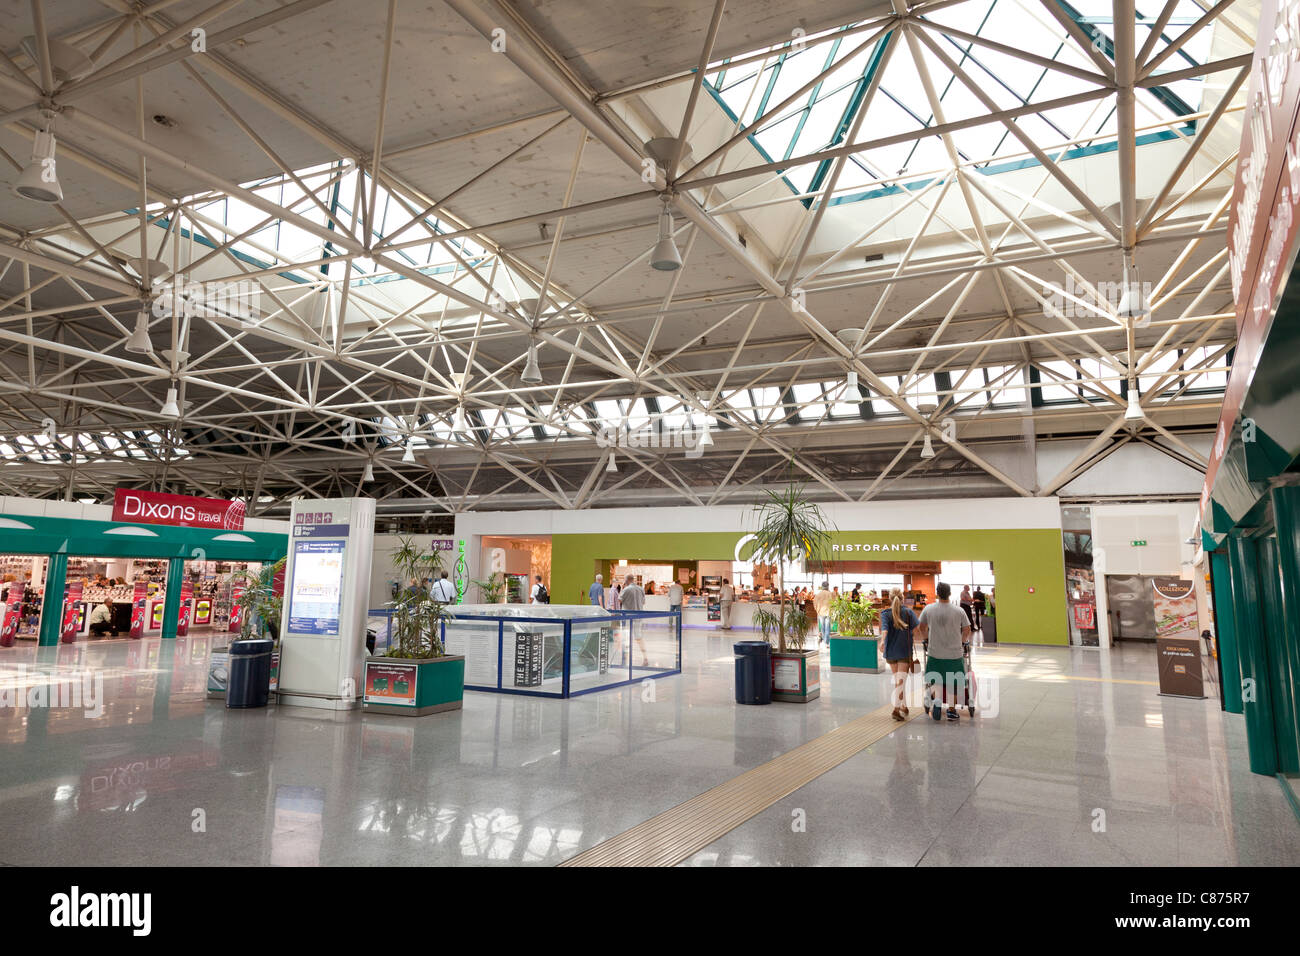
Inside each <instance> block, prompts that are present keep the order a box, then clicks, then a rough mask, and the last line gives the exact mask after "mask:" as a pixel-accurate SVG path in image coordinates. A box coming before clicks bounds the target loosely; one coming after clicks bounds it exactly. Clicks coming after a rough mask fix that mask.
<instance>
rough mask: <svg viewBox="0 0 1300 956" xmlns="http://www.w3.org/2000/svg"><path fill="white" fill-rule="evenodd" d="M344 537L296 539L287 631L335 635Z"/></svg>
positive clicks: (340, 600) (345, 543)
mask: <svg viewBox="0 0 1300 956" xmlns="http://www.w3.org/2000/svg"><path fill="white" fill-rule="evenodd" d="M346 545H347V542H345V541H295V542H294V546H293V590H292V592H291V594H290V596H289V632H290V633H292V634H319V635H323V636H328V637H337V636H338V633H339V609H340V607H341V606H342V604H343V552H344V548H345V547H346Z"/></svg>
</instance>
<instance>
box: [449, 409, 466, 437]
mask: <svg viewBox="0 0 1300 956" xmlns="http://www.w3.org/2000/svg"><path fill="white" fill-rule="evenodd" d="M451 430H452V431H453V432H463V431H465V406H464V405H457V406H456V415H455V417H454V418H453V419H452V420H451Z"/></svg>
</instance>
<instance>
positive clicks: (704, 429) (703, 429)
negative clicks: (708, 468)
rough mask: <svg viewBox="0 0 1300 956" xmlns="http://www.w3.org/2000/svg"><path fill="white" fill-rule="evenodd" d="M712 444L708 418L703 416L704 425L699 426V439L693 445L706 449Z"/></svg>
mask: <svg viewBox="0 0 1300 956" xmlns="http://www.w3.org/2000/svg"><path fill="white" fill-rule="evenodd" d="M712 444H713V436H712V435H710V434H709V416H708V415H705V416H704V424H703V425H701V426H700V438H699V440H698V441H697V442H696V443H695V446H696V447H697V448H701V447H707V446H710V445H712Z"/></svg>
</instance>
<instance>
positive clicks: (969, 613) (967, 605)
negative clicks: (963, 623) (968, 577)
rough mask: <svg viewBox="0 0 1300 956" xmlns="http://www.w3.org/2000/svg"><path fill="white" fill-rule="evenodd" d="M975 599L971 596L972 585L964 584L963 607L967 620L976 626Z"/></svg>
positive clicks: (962, 590) (962, 592) (962, 591)
mask: <svg viewBox="0 0 1300 956" xmlns="http://www.w3.org/2000/svg"><path fill="white" fill-rule="evenodd" d="M974 601H975V599H974V598H973V597H972V596H971V593H970V585H969V584H963V585H962V589H961V609H962V610H963V611H965V612H966V620H968V621H970V623H971V627H974V626H975V608H974Z"/></svg>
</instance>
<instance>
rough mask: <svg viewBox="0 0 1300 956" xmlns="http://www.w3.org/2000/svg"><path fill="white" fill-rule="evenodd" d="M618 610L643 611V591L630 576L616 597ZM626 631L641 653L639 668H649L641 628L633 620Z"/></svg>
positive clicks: (648, 659) (629, 622)
mask: <svg viewBox="0 0 1300 956" xmlns="http://www.w3.org/2000/svg"><path fill="white" fill-rule="evenodd" d="M618 601H619V604H618V606H619V609H620V610H623V611H644V610H645V591H643V590H641V585H639V584H637V583H636V579H635V578H634V577H632V575H630V574H629V575H628V576H627V577H626V578H625V579H624V581H623V590H622V591H620V592H619V596H618ZM627 623H628V630H629V631H630V632H631V634H632V640H633V642H634V643H635V644H636V646H637V649H638V650H639V651H640V652H641V666H642V667H649V666H650V658H649V657H647V656H646V652H645V640H644V638H642V636H641V628H640V627H638V626H637V625H638V623H639V622H638V621H637V620H636V619H635V618H633V619H631V620H629V621H628V622H627Z"/></svg>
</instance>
